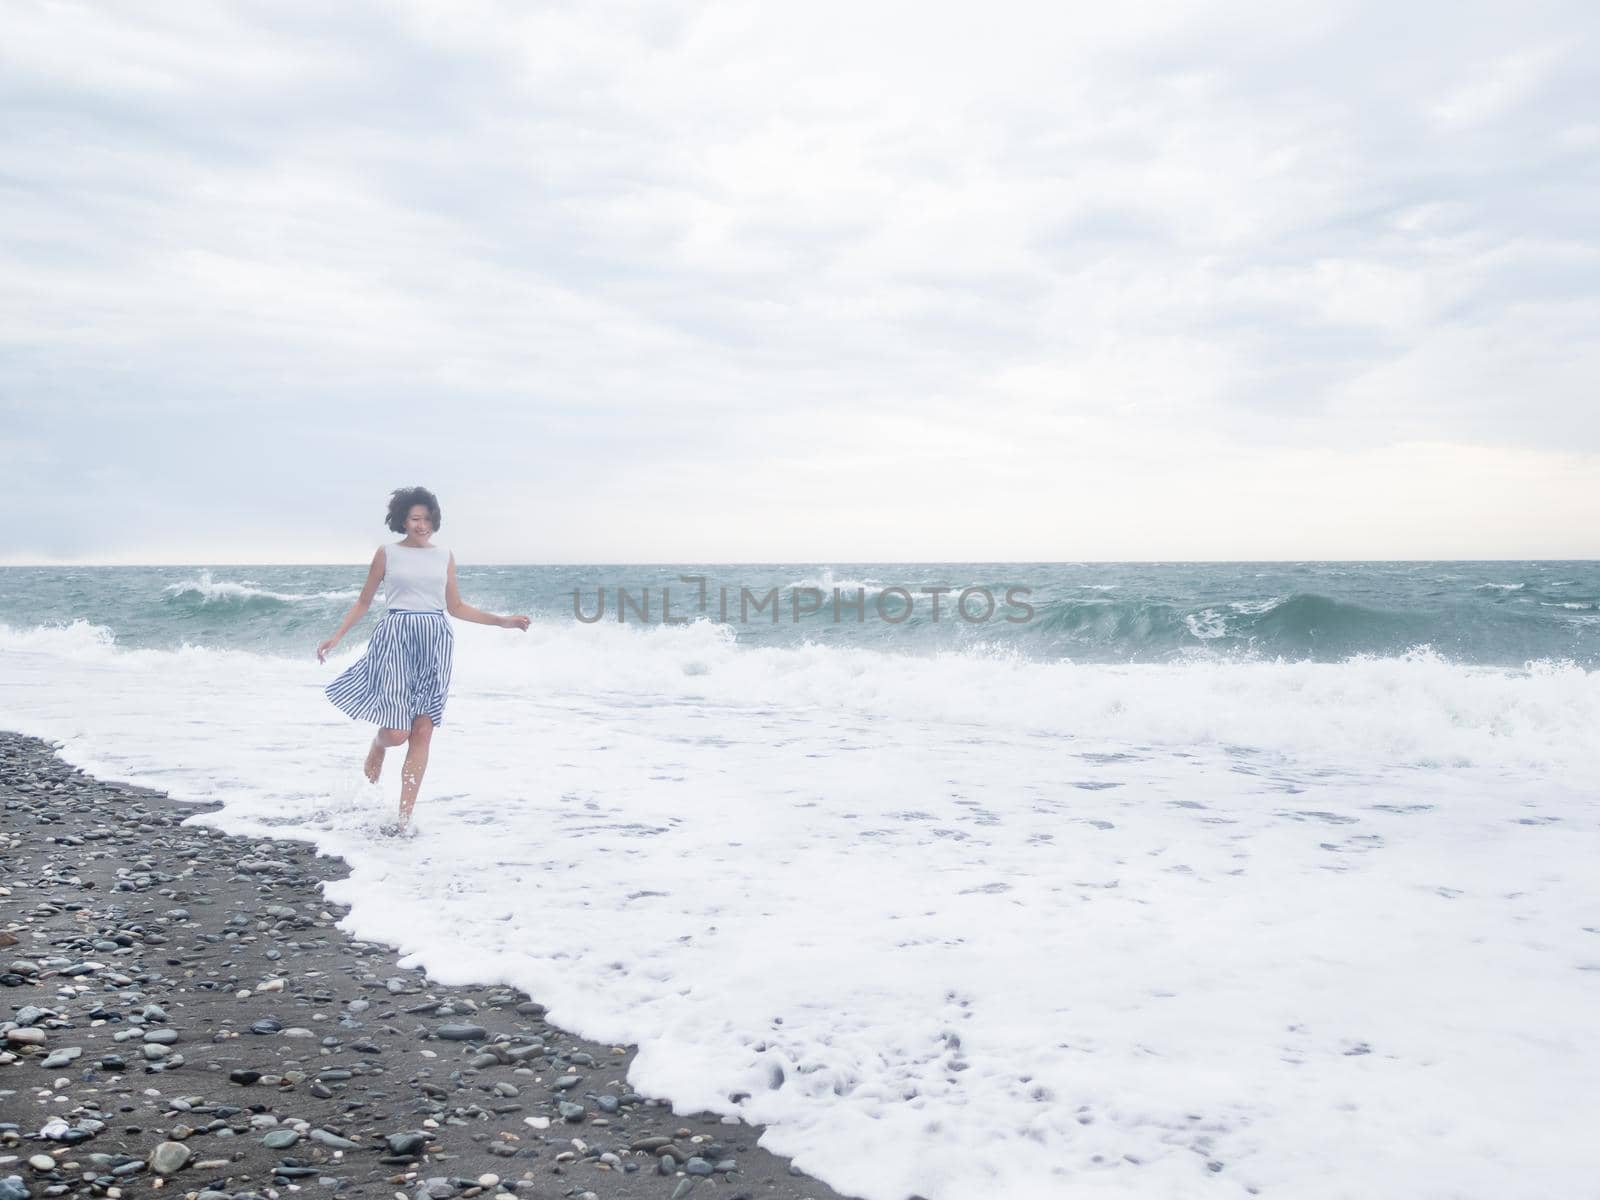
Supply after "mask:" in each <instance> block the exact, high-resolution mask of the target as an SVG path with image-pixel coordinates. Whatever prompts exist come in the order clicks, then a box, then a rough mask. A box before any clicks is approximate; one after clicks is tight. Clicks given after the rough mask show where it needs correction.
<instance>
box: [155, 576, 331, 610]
mask: <svg viewBox="0 0 1600 1200" xmlns="http://www.w3.org/2000/svg"><path fill="white" fill-rule="evenodd" d="M161 590H162V591H163V592H166V593H167V594H169V595H172V596H198V597H199V598H200V602H201V603H202V604H208V603H216V602H219V601H229V600H254V599H261V600H277V601H281V602H283V603H286V604H293V603H299V602H303V601H306V600H354V599H355V598H356V597H357V596H359V595H361V590H360V589H359V588H349V589H343V590H339V591H331V592H275V591H272V590H271V589H270V588H264V587H261V586H260V585H258V584H256V583H254V582H252V581H250V580H244V581H242V582H236V581H234V580H229V579H213V578H212V577H211V572H210V571H201V572H200V577H199V578H198V579H184V580H181V581H179V582H178V583H170V584H168V585H167V586H166V587H164V588H162V589H161Z"/></svg>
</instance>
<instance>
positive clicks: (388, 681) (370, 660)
mask: <svg viewBox="0 0 1600 1200" xmlns="http://www.w3.org/2000/svg"><path fill="white" fill-rule="evenodd" d="M455 640H456V635H455V634H454V633H453V632H452V631H451V629H450V621H449V619H448V618H447V617H446V616H445V615H444V613H442V612H440V611H439V610H438V609H436V608H435V609H407V608H391V609H390V610H389V611H388V613H387V614H385V616H384V618H383V619H382V620H381V621H379V622H378V627H377V628H376V629H374V630H373V631H372V640H371V641H370V642H368V643H367V652H366V653H365V654H363V655H362V656H361V657H360V658H359V659H357V660H356V661H355V662H354V663H352V664H351V665H350V667H349V668H348V669H346V670H345V671H344V672H343V673H342V674H341V675H340V676H339V678H337V679H335V680H334V681H333V682H332V683H330V684H329V685H328V686H327V687H326V688H325V689H324V691H326V693H327V696H328V699H329V700H332V701H333V702H334V704H336V705H338V707H339V708H340V709H342V710H343V711H344V712H346V713H348V714H349V715H350V716H352V717H354V718H355V719H356V720H358V721H373V722H375V723H376V724H378V725H381V726H383V728H385V729H410V728H411V720H412V718H413V717H420V716H429V717H432V718H433V723H434V724H435V725H442V724H444V702H445V700H446V698H447V697H448V695H449V692H450V664H451V659H452V651H453V650H454V647H455Z"/></svg>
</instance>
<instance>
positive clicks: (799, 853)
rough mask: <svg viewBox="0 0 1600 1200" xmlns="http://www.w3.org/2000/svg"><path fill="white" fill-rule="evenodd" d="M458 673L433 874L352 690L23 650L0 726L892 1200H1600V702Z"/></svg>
mask: <svg viewBox="0 0 1600 1200" xmlns="http://www.w3.org/2000/svg"><path fill="white" fill-rule="evenodd" d="M74 628H76V627H74ZM457 645H458V662H457V670H456V690H455V692H454V695H453V697H452V699H451V702H450V707H449V709H448V711H447V714H446V725H445V727H444V729H442V730H441V731H440V734H439V735H438V737H437V738H436V739H435V741H434V748H435V749H434V759H433V764H432V766H431V767H430V771H429V776H428V781H427V785H426V788H425V792H424V797H423V801H422V805H421V807H420V809H419V812H420V813H421V816H422V819H423V820H424V821H425V822H426V827H425V831H424V833H423V834H422V836H420V837H418V838H417V839H415V840H414V841H408V842H394V841H387V840H381V839H374V838H373V837H372V836H371V832H372V828H373V827H374V825H375V823H376V822H378V821H379V820H381V819H383V818H384V817H385V816H387V809H388V808H389V807H390V806H392V804H393V803H394V790H395V788H396V787H397V781H396V778H395V776H396V775H397V774H398V772H396V771H395V770H394V769H393V768H394V767H395V766H396V765H397V764H390V766H391V770H390V773H389V778H387V779H386V781H385V783H384V785H383V786H382V788H381V789H372V788H368V787H367V786H366V785H365V784H364V783H361V782H360V781H359V776H358V767H359V761H360V758H361V754H362V751H363V748H364V743H365V734H364V732H363V731H362V730H361V729H360V728H359V727H356V726H353V725H351V724H350V723H348V722H346V721H344V720H343V718H341V717H340V716H339V715H338V713H337V712H336V711H335V710H334V709H332V708H331V706H329V705H327V704H326V703H325V702H324V701H323V700H322V698H321V696H320V694H319V688H320V686H321V684H323V683H324V682H326V681H327V680H328V679H329V678H331V677H332V675H333V673H334V672H335V671H336V670H337V669H338V668H339V667H340V666H341V665H342V664H343V663H344V662H348V661H349V660H350V658H352V657H353V655H354V653H355V652H356V650H355V649H352V650H351V651H350V652H349V653H347V654H346V655H344V656H342V657H341V659H340V661H339V662H334V663H330V664H328V665H327V666H322V667H319V666H318V665H317V664H315V663H314V662H301V661H288V660H284V659H274V658H267V657H260V656H255V655H251V654H248V653H243V652H236V653H231V654H221V653H218V652H215V651H207V650H189V651H185V652H183V653H179V654H163V653H157V652H141V653H127V652H123V651H120V650H117V649H116V648H115V647H114V646H112V645H109V644H107V643H106V641H105V640H104V639H102V638H100V637H99V636H98V635H96V634H93V633H92V632H91V631H90V630H89V629H88V628H85V629H76V632H72V631H65V632H64V631H47V632H43V633H41V632H40V631H21V632H18V631H11V630H0V726H9V727H13V728H19V729H23V730H25V731H27V732H32V733H36V734H40V735H43V736H48V737H53V738H57V739H60V740H62V741H63V742H64V743H65V749H64V753H65V754H66V755H67V756H68V757H69V758H71V759H72V760H73V761H76V762H78V763H80V764H82V765H83V766H85V767H86V768H87V769H89V770H92V771H96V772H98V773H101V774H103V775H107V776H110V777H115V778H126V779H135V780H137V781H139V782H143V783H147V784H150V785H153V786H157V787H163V788H167V789H168V790H171V791H172V792H173V793H174V794H176V795H179V796H183V797H192V798H197V799H198V798H212V797H215V798H218V799H221V800H223V801H225V802H226V805H227V807H226V808H225V809H224V810H223V811H222V812H220V813H219V814H217V815H216V816H214V817H208V818H205V819H206V820H208V821H210V822H212V823H215V824H217V825H220V826H223V827H225V828H229V829H232V830H236V831H241V832H253V833H261V834H268V835H274V836H291V837H299V838H306V839H310V840H312V841H314V842H316V843H317V844H318V845H319V846H320V847H322V848H323V849H325V850H326V851H329V852H332V853H338V854H342V855H344V856H345V857H346V858H347V859H349V861H350V862H351V864H352V873H351V875H350V876H349V878H348V879H346V880H343V881H340V882H338V883H335V884H332V885H330V892H332V894H333V895H334V896H335V897H336V898H338V899H342V900H346V901H348V902H350V903H351V904H352V906H353V907H352V910H351V913H350V916H349V917H348V918H347V920H346V922H345V924H346V926H347V927H348V928H349V929H350V930H352V931H353V932H354V933H356V934H357V935H359V936H362V937H369V938H381V939H385V940H388V941H390V942H393V943H394V944H396V945H398V946H399V947H401V948H402V950H404V951H405V952H406V954H407V956H408V961H410V962H414V963H418V964H423V965H426V966H427V968H428V969H429V970H430V971H432V972H433V973H435V974H436V975H437V976H439V977H440V978H442V979H445V980H447V981H448V980H457V981H467V980H476V981H490V982H494V981H505V982H509V983H513V984H516V985H518V986H521V987H523V988H526V989H527V990H528V991H529V992H530V993H532V994H533V995H535V996H536V997H538V998H539V999H541V1000H542V1001H544V1002H545V1003H547V1004H548V1005H549V1006H550V1009H551V1015H552V1018H553V1019H554V1020H556V1021H557V1022H560V1023H564V1024H566V1025H569V1026H571V1027H573V1028H576V1029H578V1030H580V1031H582V1032H584V1033H586V1034H588V1035H590V1036H593V1037H596V1038H602V1039H610V1040H617V1041H624V1040H626V1041H634V1042H637V1043H639V1044H640V1053H639V1056H638V1058H637V1060H636V1063H635V1068H634V1075H633V1083H634V1084H635V1085H636V1086H638V1087H640V1088H641V1089H643V1090H645V1091H648V1092H653V1093H657V1094H664V1095H667V1096H669V1097H671V1098H672V1099H673V1100H674V1102H675V1103H676V1104H677V1105H678V1106H679V1107H680V1109H681V1110H683V1111H688V1110H693V1109H698V1108H710V1109H713V1110H717V1111H722V1112H736V1113H739V1114H741V1115H743V1116H746V1117H749V1118H750V1119H752V1120H756V1121H761V1122H765V1123H768V1124H769V1130H768V1133H767V1135H766V1140H767V1143H768V1144H770V1145H771V1146H772V1147H773V1148H775V1149H777V1150H779V1151H781V1152H785V1153H792V1154H794V1155H795V1156H796V1157H797V1160H798V1162H799V1163H800V1165H801V1166H802V1167H804V1168H807V1169H810V1170H812V1171H815V1172H817V1173H819V1174H821V1175H822V1176H823V1177H825V1178H827V1179H829V1180H831V1181H832V1182H834V1183H835V1184H837V1185H838V1186H839V1187H840V1188H841V1189H843V1190H846V1191H852V1192H859V1193H860V1194H863V1195H865V1196H868V1197H870V1198H871V1200H903V1197H905V1196H906V1195H907V1194H910V1193H913V1192H916V1193H920V1194H921V1195H924V1196H927V1197H930V1198H932V1200H956V1198H961V1200H965V1198H967V1197H971V1196H974V1195H1008V1196H1015V1197H1021V1198H1023V1200H1046V1198H1053V1197H1058V1196H1066V1195H1073V1194H1078V1193H1079V1192H1082V1193H1084V1194H1091V1193H1092V1194H1096V1195H1108V1196H1130V1197H1132V1196H1139V1197H1148V1196H1163V1197H1165V1196H1191V1195H1192V1196H1200V1195H1207V1196H1242V1195H1245V1194H1247V1193H1248V1190H1249V1189H1260V1191H1261V1194H1263V1195H1282V1196H1294V1197H1296V1198H1297V1200H1299V1198H1301V1197H1334V1196H1350V1195H1362V1196H1377V1197H1395V1198H1397V1200H1398V1198H1400V1197H1406V1198H1410V1197H1414V1196H1419V1195H1451V1196H1471V1197H1485V1198H1487V1197H1497V1198H1498V1197H1534V1196H1546V1195H1572V1194H1577V1193H1578V1192H1580V1191H1581V1190H1582V1189H1583V1188H1584V1187H1587V1186H1588V1185H1589V1181H1590V1180H1592V1178H1594V1175H1595V1172H1596V1171H1600V1152H1597V1151H1596V1150H1595V1148H1594V1141H1593V1138H1592V1137H1591V1136H1590V1134H1591V1126H1592V1110H1591V1109H1590V1108H1588V1107H1586V1103H1585V1100H1586V1097H1587V1096H1589V1095H1590V1094H1591V1089H1592V1081H1593V1079H1594V1078H1595V1077H1596V1075H1597V1073H1600V1045H1597V1043H1596V1041H1595V1039H1594V1038H1593V1036H1592V1028H1591V1027H1592V1012H1593V1009H1594V1004H1595V999H1596V996H1595V989H1596V987H1597V985H1600V938H1597V937H1596V935H1595V934H1593V933H1591V932H1588V931H1589V930H1592V929H1594V928H1596V927H1597V926H1600V911H1597V909H1596V902H1595V899H1594V891H1593V888H1592V886H1591V883H1590V880H1591V878H1592V863H1593V862H1594V861H1595V856H1596V854H1597V852H1600V832H1597V821H1596V802H1595V800H1594V796H1593V790H1592V780H1593V779H1594V778H1595V777H1596V774H1597V772H1600V676H1596V675H1593V674H1589V673H1586V672H1584V671H1582V670H1579V669H1577V668H1574V667H1571V666H1563V665H1559V664H1543V665H1540V666H1538V667H1536V668H1534V669H1530V670H1527V671H1518V672H1509V671H1500V670H1487V669H1474V668H1468V667H1462V666H1458V665H1453V664H1450V663H1447V662H1445V661H1443V660H1441V659H1439V658H1438V657H1436V656H1434V655H1432V654H1430V653H1427V652H1417V653H1414V654H1412V655H1409V656H1407V657H1406V658H1403V659H1358V660H1354V661H1351V662H1348V663H1343V664H1319V663H1215V662H1209V663H1187V664H1179V665H1166V666H1153V665H1135V666H1081V665H1080V666H1074V665H1070V664H1062V663H1040V662H1029V661H1026V660H1024V659H1020V658H1016V657H1008V656H1005V655H1000V654H995V655H990V656H983V655H976V654H953V653H952V654H945V655H940V656H934V657H910V656H905V657H901V656H893V655H886V654H879V653H873V652H870V651H863V650H844V649H833V648H828V647H822V646H814V645H808V646H799V647H793V648H787V649H765V648H751V647H748V646H745V647H740V646H737V645H735V644H734V643H733V642H732V640H731V638H730V636H729V634H728V631H727V630H726V628H722V627H717V626H713V625H709V624H704V623H701V624H697V625H691V626H686V627H676V628H654V629H649V630H641V629H638V628H636V627H617V626H595V627H581V628H580V627H577V626H560V627H554V626H546V627H535V629H534V630H532V631H530V633H529V634H527V635H525V636H515V635H510V634H507V633H505V632H503V631H498V630H489V629H483V628H480V627H477V626H460V627H458V629H457ZM86 649H87V650H89V651H91V652H85V650H86ZM357 649H358V648H357ZM219 694H226V695H229V696H231V697H233V698H234V700H235V702H234V703H231V704H228V705H218V704H216V703H214V702H212V700H211V698H212V697H214V696H216V695H219ZM288 748H293V749H294V753H293V754H286V753H283V751H284V750H286V749H288ZM1213 1164H1215V1167H1213Z"/></svg>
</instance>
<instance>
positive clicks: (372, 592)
mask: <svg viewBox="0 0 1600 1200" xmlns="http://www.w3.org/2000/svg"><path fill="white" fill-rule="evenodd" d="M383 567H384V562H383V547H382V546H379V547H378V550H377V553H375V554H374V555H373V556H372V568H371V569H370V570H369V571H368V572H367V585H366V586H365V587H364V588H362V589H361V595H360V597H359V598H357V600H356V602H355V603H354V604H352V605H351V606H350V611H349V612H347V613H345V615H344V620H343V621H341V622H339V629H338V631H337V632H336V633H335V634H334V635H333V636H332V637H331V638H329V639H328V640H327V641H325V642H323V643H322V645H320V646H318V647H317V661H318V662H326V661H327V660H328V652H329V651H331V650H332V649H333V648H334V647H335V646H337V645H338V644H339V639H340V638H342V637H343V636H344V635H345V634H347V633H349V632H350V628H351V626H353V625H354V624H355V623H356V622H357V621H359V620H361V618H362V617H364V616H366V615H367V609H369V608H371V607H372V598H373V597H374V596H376V595H377V594H378V585H379V584H380V583H382V582H383Z"/></svg>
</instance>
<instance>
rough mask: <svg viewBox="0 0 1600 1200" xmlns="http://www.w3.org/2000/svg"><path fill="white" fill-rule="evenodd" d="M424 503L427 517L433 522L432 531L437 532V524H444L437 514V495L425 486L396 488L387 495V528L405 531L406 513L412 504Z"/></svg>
mask: <svg viewBox="0 0 1600 1200" xmlns="http://www.w3.org/2000/svg"><path fill="white" fill-rule="evenodd" d="M416 504H426V505H427V506H428V517H429V519H430V520H431V521H432V522H433V531H434V532H435V533H437V532H439V526H440V525H442V524H444V520H443V518H442V517H441V516H440V515H439V497H437V496H435V495H434V494H433V493H432V492H430V491H429V490H428V489H427V488H425V487H408V488H396V489H395V491H394V492H393V493H392V494H391V495H390V496H389V517H388V521H389V528H390V529H392V530H394V531H395V532H396V533H404V532H405V531H406V515H407V514H408V513H410V511H411V508H412V506H413V505H416Z"/></svg>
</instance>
